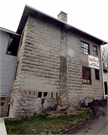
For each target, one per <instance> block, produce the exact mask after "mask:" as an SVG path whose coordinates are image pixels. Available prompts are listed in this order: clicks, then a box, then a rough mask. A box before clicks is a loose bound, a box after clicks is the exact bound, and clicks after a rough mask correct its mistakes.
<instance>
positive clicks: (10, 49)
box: [6, 37, 19, 56]
mask: <svg viewBox="0 0 108 135" xmlns="http://www.w3.org/2000/svg"><path fill="white" fill-rule="evenodd" d="M18 45H19V38H12V37H10V39H9V42H8V46H7V50H6V54H9V55H13V56H17V50H18Z"/></svg>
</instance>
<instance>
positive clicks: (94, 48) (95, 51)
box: [93, 45, 98, 55]
mask: <svg viewBox="0 0 108 135" xmlns="http://www.w3.org/2000/svg"><path fill="white" fill-rule="evenodd" d="M93 53H94V54H95V55H98V51H97V46H94V45H93Z"/></svg>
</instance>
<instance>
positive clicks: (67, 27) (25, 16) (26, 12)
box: [17, 5, 107, 45]
mask: <svg viewBox="0 0 108 135" xmlns="http://www.w3.org/2000/svg"><path fill="white" fill-rule="evenodd" d="M29 16H33V17H37V18H43V20H47V21H48V20H49V23H50V22H53V23H57V25H59V26H60V27H64V28H65V30H70V31H71V30H72V31H75V32H77V33H79V34H83V35H86V36H88V37H90V38H92V39H94V40H96V41H98V42H99V43H100V45H101V44H106V43H107V42H106V41H104V40H102V39H99V38H97V37H95V36H93V35H91V34H88V33H86V32H84V31H82V30H80V29H78V28H76V27H74V26H71V25H69V24H67V23H65V22H63V21H61V20H59V19H56V18H54V17H52V16H50V15H47V14H45V13H43V12H41V11H39V10H37V9H34V8H32V7H30V6H28V5H25V8H24V11H23V14H22V17H21V20H20V23H19V26H18V29H17V33H18V34H21V33H22V30H23V28H24V26H25V23H26V21H27V19H28V17H29Z"/></svg>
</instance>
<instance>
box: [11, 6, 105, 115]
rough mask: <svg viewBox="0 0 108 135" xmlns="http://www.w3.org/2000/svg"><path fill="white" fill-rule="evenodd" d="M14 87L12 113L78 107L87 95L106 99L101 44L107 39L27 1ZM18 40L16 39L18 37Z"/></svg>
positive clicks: (27, 113)
mask: <svg viewBox="0 0 108 135" xmlns="http://www.w3.org/2000/svg"><path fill="white" fill-rule="evenodd" d="M16 33H17V34H19V35H21V38H20V42H19V46H18V51H17V59H16V66H15V72H14V78H13V83H12V88H11V96H10V108H9V116H13V117H17V116H25V115H32V114H33V113H35V112H37V113H40V112H41V111H42V110H45V109H48V108H57V109H58V110H62V109H67V108H69V107H78V106H80V102H81V100H82V99H83V97H84V98H85V99H86V100H87V101H88V102H91V101H93V100H94V99H102V98H103V97H104V92H103V77H102V64H101V52H100V46H101V45H102V44H104V43H106V42H105V41H103V40H101V39H98V38H96V37H94V36H92V35H90V34H88V33H86V32H84V31H81V30H79V29H77V28H75V27H73V26H71V25H69V24H67V14H66V13H64V12H62V11H61V12H60V13H59V15H58V19H56V18H53V17H51V16H49V15H47V14H45V13H42V12H40V11H38V10H36V9H33V8H31V7H30V6H25V9H24V12H23V15H22V17H21V20H20V23H19V26H18V29H17V32H16ZM13 41H14V40H13Z"/></svg>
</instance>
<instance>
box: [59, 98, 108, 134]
mask: <svg viewBox="0 0 108 135" xmlns="http://www.w3.org/2000/svg"><path fill="white" fill-rule="evenodd" d="M89 106H90V107H91V108H92V111H93V113H94V117H93V118H91V119H89V120H88V121H86V122H84V123H82V124H81V125H78V126H76V127H74V128H71V129H69V130H67V131H64V132H62V133H61V134H80V135H81V134H92V135H94V134H98V135H99V134H100V135H102V134H108V130H107V129H108V125H107V100H104V99H103V100H94V101H93V102H91V103H90V104H89Z"/></svg>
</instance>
